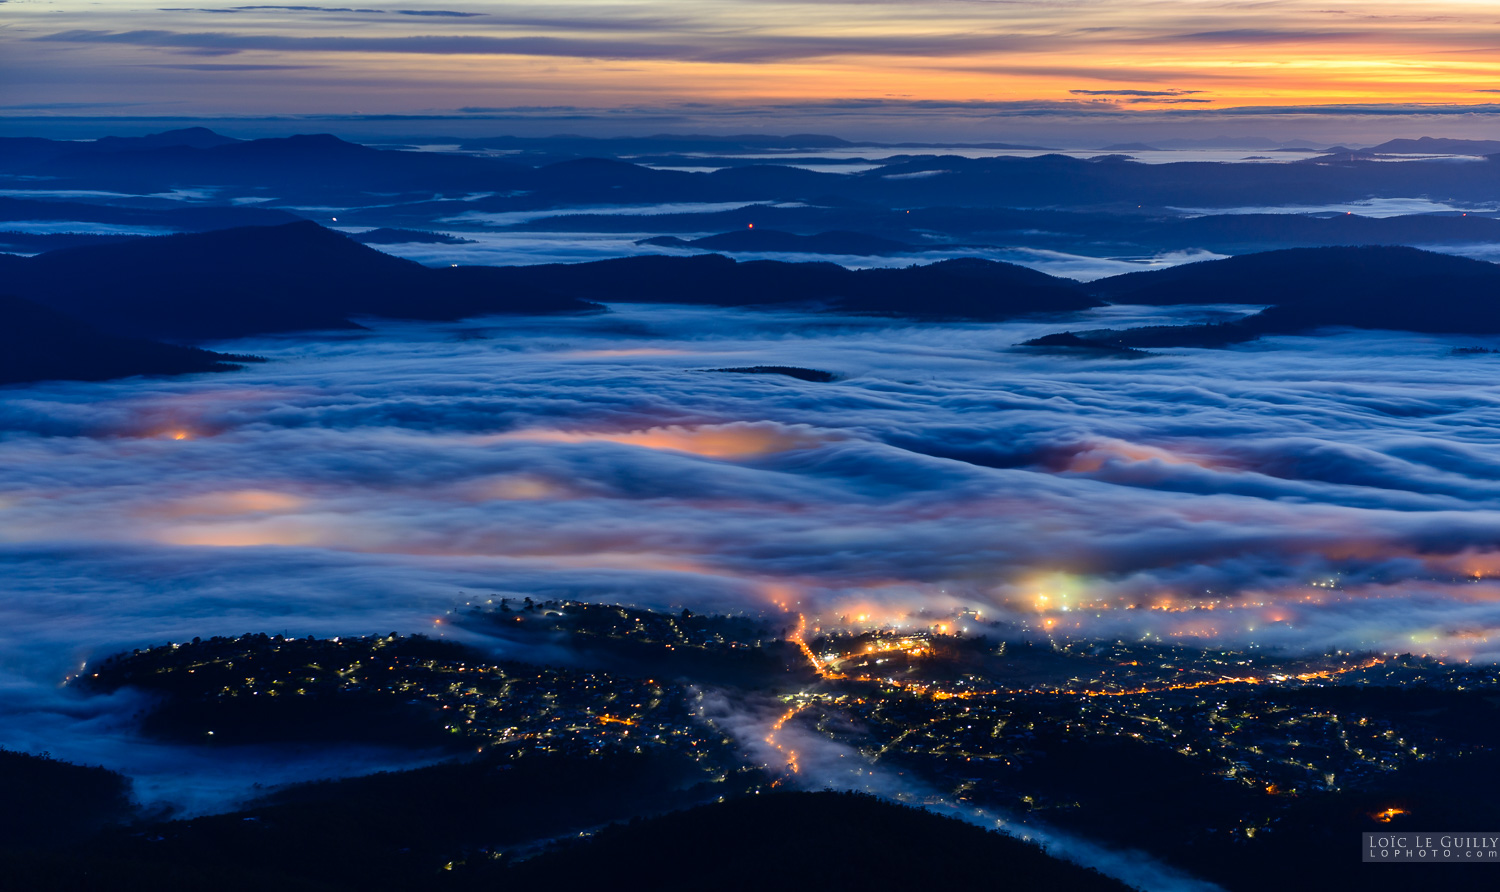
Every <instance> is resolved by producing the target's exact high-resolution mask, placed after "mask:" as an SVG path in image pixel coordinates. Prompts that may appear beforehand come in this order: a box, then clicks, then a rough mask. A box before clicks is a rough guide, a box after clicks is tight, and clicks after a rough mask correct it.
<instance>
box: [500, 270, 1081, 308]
mask: <svg viewBox="0 0 1500 892" xmlns="http://www.w3.org/2000/svg"><path fill="white" fill-rule="evenodd" d="M497 273H498V274H499V275H500V276H501V277H502V278H503V280H504V281H507V282H511V283H513V284H514V286H515V287H516V288H518V289H533V290H536V291H540V292H546V293H551V294H558V295H566V296H568V297H574V298H577V299H580V300H589V301H601V302H604V301H607V302H623V303H688V304H706V305H712V306H755V305H767V304H816V305H821V306H826V307H829V308H832V309H835V310H839V311H843V312H856V313H875V314H882V315H898V316H912V317H928V318H963V319H1004V318H1010V317H1013V316H1018V315H1022V314H1025V313H1044V312H1063V311H1069V310H1081V309H1087V308H1089V307H1094V306H1099V303H1098V302H1097V301H1095V300H1094V299H1093V298H1090V297H1088V296H1087V295H1086V294H1084V293H1083V292H1082V291H1081V290H1080V289H1079V288H1078V286H1077V284H1076V283H1074V282H1071V281H1069V280H1066V279H1058V278H1055V277H1053V276H1049V275H1047V274H1045V273H1039V272H1037V271H1035V270H1031V269H1026V268H1025V267H1021V266H1015V265H1014V264H1009V263H998V262H995V261H989V260H978V259H973V258H965V259H958V260H946V261H942V262H940V263H932V264H928V265H926V266H909V267H905V268H902V269H866V270H850V269H845V268H844V267H842V266H838V265H836V264H832V263H784V262H781V261H775V260H752V261H745V262H737V261H735V260H733V259H731V258H728V257H724V256H722V255H719V254H706V255H702V256H698V257H665V256H643V257H624V258H619V259H615V260H600V261H595V262H592V263H577V264H549V265H542V266H515V267H501V268H498V269H497Z"/></svg>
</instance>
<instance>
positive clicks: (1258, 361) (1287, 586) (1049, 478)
mask: <svg viewBox="0 0 1500 892" xmlns="http://www.w3.org/2000/svg"><path fill="white" fill-rule="evenodd" d="M1212 312H1213V311H1212V310H1205V309H1203V308H1198V309H1191V308H1190V309H1185V310H1179V311H1175V315H1174V316H1172V317H1165V316H1163V315H1162V312H1161V311H1157V310H1139V309H1134V308H1112V309H1109V310H1106V311H1100V312H1097V313H1093V314H1090V315H1089V316H1088V317H1086V318H1082V319H1072V320H1065V321H1062V322H1056V321H1054V322H1050V323H1037V322H1032V323H1025V324H1021V323H1017V324H1008V325H932V324H929V325H906V324H900V323H895V322H887V321H877V320H849V319H834V318H826V317H824V318H814V317H807V316H797V315H792V314H770V313H755V312H749V311H722V310H702V309H686V308H673V307H629V306H622V307H617V308H616V311H615V312H613V313H609V314H605V315H600V316H592V317H577V318H567V319H491V320H481V321H477V322H472V323H466V324H462V325H447V326H431V325H415V324H411V325H408V324H398V323H390V322H374V323H371V324H372V326H373V327H374V329H375V330H374V331H373V332H372V333H370V334H369V335H368V336H360V337H345V338H341V339H318V338H311V337H310V338H296V339H281V340H255V341H238V342H233V343H231V344H226V345H221V347H220V349H228V350H232V351H233V352H237V353H259V354H262V355H264V356H267V357H269V358H270V359H271V361H270V362H268V363H266V364H264V365H257V366H251V367H249V368H247V369H246V370H244V371H242V372H237V373H231V374H223V375H204V376H197V377H187V378H177V379H165V380H151V381H146V380H129V381H123V382H113V383H102V384H82V383H52V384H43V385H36V386H30V387H19V388H9V389H7V390H6V392H5V398H4V400H3V402H0V431H4V433H3V435H0V539H3V545H0V554H3V559H4V571H3V572H4V582H5V589H4V596H3V598H0V685H3V686H4V691H5V696H4V697H0V703H3V704H4V705H3V706H0V745H9V746H15V747H21V748H26V749H50V750H52V751H53V752H54V753H56V754H57V755H59V756H62V757H65V758H83V759H86V760H89V761H104V762H106V764H111V765H115V766H118V767H123V768H127V769H132V770H138V771H145V772H147V773H148V774H149V772H150V771H151V770H152V769H151V765H152V764H154V763H153V761H152V760H153V759H157V761H160V759H159V758H158V756H159V753H158V756H151V755H149V754H148V753H147V749H149V748H131V747H120V746H118V745H117V744H116V743H114V742H113V739H114V738H113V735H114V734H115V733H117V729H118V728H119V727H120V726H121V724H120V723H121V721H122V719H121V716H125V715H128V714H129V712H130V711H131V709H132V706H131V704H126V703H117V704H114V705H113V706H111V705H109V704H98V703H95V704H90V705H83V704H79V703H77V702H75V701H73V700H72V699H70V698H69V697H68V696H66V695H64V694H60V693H59V692H58V684H59V682H60V681H61V680H62V678H63V677H64V676H65V675H66V674H68V673H70V672H77V671H79V669H80V666H81V664H82V663H83V661H85V660H88V659H94V658H99V657H103V656H104V655H106V654H109V653H111V652H114V651H117V650H119V649H122V648H130V647H136V646H142V645H145V644H150V643H158V642H163V641H168V640H183V639H186V638H190V637H192V636H194V635H202V636H208V635H214V634H237V633H241V632H247V631H268V632H282V631H284V632H287V633H289V634H292V635H307V634H318V635H337V634H366V633H373V632H380V633H385V632H390V631H393V630H395V631H402V632H415V631H427V632H439V631H441V630H442V629H443V626H442V625H440V624H435V623H434V620H436V619H439V618H441V616H442V614H443V612H444V611H445V610H446V609H447V608H448V607H449V606H451V605H452V604H454V603H455V602H461V601H462V600H463V599H464V598H465V597H466V595H473V594H486V595H487V594H488V593H491V592H500V593H507V594H515V595H533V596H540V597H577V598H594V599H610V600H623V601H628V602H634V603H638V604H644V605H660V606H669V605H670V606H679V605H686V606H690V607H692V608H693V609H695V610H715V609H721V610H735V609H750V610H761V609H771V610H775V609H778V607H777V606H776V605H778V604H784V605H787V606H788V607H790V608H792V609H801V610H803V611H806V612H807V613H809V614H810V615H817V616H820V617H822V618H823V621H824V622H825V624H826V623H828V622H832V621H835V618H837V617H840V616H843V617H847V618H848V619H849V621H850V622H851V623H860V622H863V623H869V624H875V623H887V624H902V623H907V624H913V623H915V624H920V625H926V624H928V623H930V622H935V621H937V619H938V618H946V617H951V616H953V615H954V614H955V612H956V611H958V610H960V609H963V608H973V609H977V610H980V611H981V612H982V613H983V614H984V620H985V621H989V620H991V619H994V620H1002V621H1007V622H1012V623H1016V624H1020V625H1023V626H1024V627H1025V628H1027V629H1029V630H1031V632H1032V633H1033V634H1039V635H1040V634H1051V635H1069V636H1104V637H1108V638H1116V637H1131V638H1140V637H1142V636H1151V637H1152V638H1153V639H1156V638H1160V639H1161V640H1163V641H1181V642H1190V643H1203V644H1211V643H1225V644H1234V645H1251V644H1254V645H1256V646H1259V647H1280V648H1286V649H1289V650H1293V651H1320V650H1323V649H1326V648H1331V647H1340V648H1354V649H1377V650H1395V651H1414V652H1419V653H1421V652H1426V653H1435V654H1446V655H1449V656H1452V657H1459V658H1473V659H1480V660H1492V659H1494V658H1495V657H1496V656H1497V655H1500V640H1497V637H1496V635H1497V631H1500V584H1497V583H1495V582H1494V581H1492V579H1491V574H1492V573H1494V572H1496V571H1497V570H1500V513H1497V507H1500V482H1497V481H1500V445H1497V442H1500V388H1497V385H1496V383H1495V382H1496V380H1497V377H1500V355H1485V354H1465V355H1452V354H1451V352H1450V351H1451V350H1452V348H1454V347H1456V346H1471V345H1475V346H1490V347H1494V346H1497V344H1500V342H1497V341H1495V340H1489V341H1486V340H1481V339H1472V338H1436V337H1420V336H1414V335H1404V334H1394V333H1369V332H1358V333H1344V334H1335V335H1331V336H1325V337H1315V338H1314V337H1307V338H1291V337H1283V338H1274V339H1268V340H1266V341H1263V342H1259V343H1256V344H1252V345H1247V346H1243V347H1239V348H1236V349H1234V350H1228V351H1207V350H1177V351H1172V352H1171V353H1170V354H1164V355H1157V356H1152V357H1148V358H1143V359H1134V360H1123V359H1107V358H1087V357H1079V356H1067V355H1056V354H1047V353H1036V352H1028V351H1026V350H1019V351H1018V350H1014V349H1012V346H1013V345H1014V344H1016V343H1018V342H1020V341H1022V340H1025V339H1027V338H1030V337H1034V336H1036V335H1038V334H1042V333H1046V332H1050V331H1057V330H1060V329H1064V328H1073V329H1083V328H1096V327H1103V326H1106V325H1122V324H1134V323H1140V322H1143V321H1149V320H1156V321H1161V320H1163V319H1166V318H1171V319H1187V318H1193V319H1200V318H1203V317H1204V316H1206V315H1212ZM1153 314H1154V315H1153ZM758 365H788V366H804V367H810V368H816V369H823V370H827V371H829V372H833V373H835V374H836V375H838V376H839V380H837V381H835V382H833V383H812V382H804V381H800V380H795V379H792V378H788V377H784V376H780V375H764V374H757V375H750V374H727V373H715V372H712V371H706V370H708V369H718V368H725V367H745V366H758ZM861 618H863V619H861ZM152 752H155V751H152ZM163 770H166V769H163ZM173 770H183V769H182V766H181V765H177V766H175V767H174V768H173ZM287 770H291V769H287ZM307 770H308V771H309V772H311V771H314V769H313V768H308V769H307ZM318 770H321V769H318Z"/></svg>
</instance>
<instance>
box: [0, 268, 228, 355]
mask: <svg viewBox="0 0 1500 892" xmlns="http://www.w3.org/2000/svg"><path fill="white" fill-rule="evenodd" d="M0 271H3V267H0ZM240 359H242V357H234V356H225V355H223V354H219V353H210V352H208V351H207V350H198V349H195V348H192V347H178V346H175V345H172V344H160V343H156V342H154V341H146V340H139V339H136V338H122V337H114V336H111V335H106V334H102V333H100V332H99V331H98V330H96V329H94V328H93V327H91V326H89V325H86V324H84V323H82V322H79V321H78V320H76V319H73V318H70V317H68V316H65V315H63V314H62V313H59V312H56V311H55V310H49V309H47V308H46V307H43V306H40V305H38V304H35V303H32V302H31V301H29V300H23V299H22V298H19V297H9V296H4V295H0V384H18V383H21V382H25V381H43V380H49V379H61V380H70V381H103V380H105V379H108V378H121V377H125V376H128V375H177V374H183V373H186V372H219V371H225V370H227V369H232V368H235V366H233V365H230V364H229V363H230V362H232V361H235V360H240Z"/></svg>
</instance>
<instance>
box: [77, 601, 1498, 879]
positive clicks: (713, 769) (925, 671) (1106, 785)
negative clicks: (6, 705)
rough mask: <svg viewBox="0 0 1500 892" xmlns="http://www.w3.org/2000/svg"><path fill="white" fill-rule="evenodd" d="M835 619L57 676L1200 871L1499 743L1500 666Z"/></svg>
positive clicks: (174, 720) (1382, 809)
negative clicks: (602, 764)
mask: <svg viewBox="0 0 1500 892" xmlns="http://www.w3.org/2000/svg"><path fill="white" fill-rule="evenodd" d="M846 619H855V621H856V622H855V624H854V625H853V626H852V627H851V626H849V625H845V624H844V623H843V622H841V621H840V620H839V619H838V618H827V619H824V618H816V617H808V616H804V615H800V614H794V613H782V614H774V615H769V616H764V617H755V616H732V617H731V616H707V615H696V614H693V613H692V612H691V611H687V610H683V611H680V612H675V613H673V612H657V611H651V610H645V609H639V608H633V607H626V606H621V605H610V604H595V603H583V602H577V601H544V602H533V601H531V600H530V599H527V600H525V601H524V602H514V601H512V600H510V599H506V598H494V599H485V600H483V601H478V602H475V601H470V602H469V603H467V604H465V605H463V606H461V607H457V608H455V609H454V610H452V611H450V612H449V613H448V614H447V615H446V616H444V617H441V618H440V619H439V620H438V621H436V622H435V623H434V628H435V629H436V630H440V631H436V632H435V633H434V636H432V637H423V636H415V637H412V636H396V635H391V636H366V637H354V638H337V639H312V638H308V639H292V638H283V637H281V636H275V637H268V636H265V635H246V636H242V637H239V638H215V639H209V640H207V641H194V642H191V643H178V644H171V645H164V646H159V647H155V648H150V649H146V650H138V651H136V652H134V653H132V654H125V655H121V656H119V657H116V658H112V659H110V660H108V661H106V662H104V663H103V664H101V665H99V666H96V667H91V668H90V670H89V671H87V672H85V673H83V674H82V675H80V676H78V677H76V678H75V679H73V680H72V681H71V684H72V685H74V686H76V687H79V688H80V689H82V690H86V691H96V692H106V691H115V690H118V689H120V688H121V687H126V686H130V687H135V688H138V689H142V690H145V691H150V692H153V693H155V694H157V695H159V696H161V697H163V698H164V699H163V700H162V701H161V703H160V704H159V705H158V706H157V707H156V709H155V711H154V712H151V713H149V714H148V715H147V716H146V717H145V718H144V720H143V723H142V728H143V731H144V733H147V734H149V735H154V736H157V737H160V738H163V739H170V740H175V741H179V742H189V743H198V744H202V745H207V746H225V745H234V744H244V743H264V742H268V741H277V740H282V741H285V740H305V739H309V738H316V737H318V735H319V734H320V733H321V730H320V729H323V727H324V725H327V724H329V723H337V725H338V727H339V730H340V732H341V733H342V734H344V735H346V736H347V735H350V734H353V735H355V736H356V737H359V738H360V739H362V740H365V741H367V742H381V743H387V744H404V745H412V746H425V747H434V748H437V749H442V750H445V751H448V752H451V753H454V754H458V753H461V752H464V751H468V752H471V753H473V754H475V755H486V757H487V758H501V759H510V760H513V759H527V758H535V757H538V756H541V755H547V756H549V757H557V758H567V759H575V760H583V761H584V762H585V763H586V762H587V761H588V760H591V759H600V758H612V757H614V756H616V755H617V754H622V753H624V754H628V753H635V754H642V753H650V752H660V753H663V754H668V755H670V756H671V757H673V758H681V759H683V760H685V763H684V764H690V765H693V766H696V767H695V768H694V769H692V772H693V773H694V774H695V777H696V780H693V783H694V784H696V785H697V786H696V787H694V789H698V790H699V793H698V794H695V795H698V796H700V797H708V798H709V799H711V800H712V799H719V800H722V799H725V798H733V797H736V796H743V795H756V794H758V793H764V792H770V791H773V790H779V789H821V788H834V789H852V790H869V791H872V792H879V793H881V794H882V795H885V796H887V797H889V798H894V799H897V800H901V801H906V802H909V803H912V804H919V805H924V806H928V807H936V808H940V809H946V810H949V811H954V812H956V813H959V814H963V815H966V816H967V817H968V819H969V820H973V821H977V822H980V823H987V824H989V825H993V826H1000V827H1002V828H1003V827H1007V826H1009V827H1014V828H1021V832H1036V833H1043V834H1045V833H1048V832H1051V833H1056V832H1069V831H1074V832H1080V833H1088V834H1089V835H1091V836H1093V837H1095V838H1099V839H1103V840H1105V841H1106V842H1108V843H1109V844H1112V845H1120V846H1128V847H1137V848H1141V849H1143V850H1146V851H1150V852H1151V853H1152V854H1153V855H1154V856H1156V857H1158V858H1161V859H1162V860H1163V861H1164V862H1166V863H1169V864H1180V865H1183V866H1185V867H1187V868H1191V869H1193V870H1195V871H1198V872H1200V874H1202V875H1205V876H1210V877H1214V876H1215V875H1216V872H1219V871H1223V870H1246V869H1250V868H1249V867H1247V866H1246V865H1248V864H1250V863H1252V862H1254V861H1255V860H1256V859H1257V858H1258V857H1261V856H1264V855H1266V854H1267V853H1271V852H1277V851H1280V850H1279V849H1278V848H1277V846H1278V845H1282V844H1285V843H1277V842H1271V841H1268V840H1279V839H1283V837H1285V838H1286V839H1287V840H1288V841H1289V840H1290V836H1289V835H1288V834H1281V831H1282V830H1283V829H1285V828H1289V827H1293V826H1300V825H1303V824H1306V823H1308V822H1310V821H1314V820H1320V819H1323V818H1326V816H1327V815H1328V814H1329V813H1330V810H1332V811H1333V812H1336V813H1339V814H1343V815H1345V817H1344V818H1342V819H1341V820H1343V821H1344V823H1346V824H1350V825H1351V826H1354V825H1368V826H1376V825H1391V826H1403V822H1405V821H1409V820H1412V819H1413V818H1414V817H1417V818H1420V817H1422V816H1423V811H1424V805H1423V803H1422V801H1420V800H1421V796H1413V795H1412V794H1411V790H1412V789H1413V788H1412V786H1411V784H1410V783H1408V779H1410V778H1419V779H1420V780H1421V783H1422V784H1426V785H1430V786H1429V789H1433V790H1436V791H1437V792H1435V793H1433V795H1434V796H1436V797H1437V799H1438V800H1441V797H1442V795H1444V794H1443V792H1442V791H1443V790H1444V789H1446V787H1445V785H1447V786H1449V787H1451V786H1452V785H1453V784H1454V783H1457V782H1459V781H1461V779H1462V777H1463V775H1464V772H1465V770H1466V769H1467V766H1469V765H1472V764H1475V760H1476V759H1483V757H1485V756H1486V754H1489V753H1492V752H1493V751H1494V747H1495V746H1496V744H1497V743H1500V720H1497V718H1496V713H1497V710H1496V708H1495V705H1494V701H1495V694H1496V692H1497V690H1500V687H1497V686H1500V673H1497V672H1495V671H1494V670H1493V669H1491V668H1488V667H1476V666H1473V665H1470V664H1467V663H1447V662H1444V661H1442V660H1438V659H1435V658H1431V657H1419V656H1413V655H1410V654H1367V653H1358V654H1356V653H1347V652H1340V651H1334V652H1330V653H1327V654H1323V655H1319V656H1313V657H1289V656H1282V655H1277V654H1274V653H1271V652H1268V651H1263V650H1260V649H1255V650H1222V649H1199V648H1193V647H1189V646H1185V645H1180V644H1163V643H1158V642H1154V641H1140V642H1125V641H1121V640H1116V641H1091V642H1087V641H1070V640H1065V639H1062V638H1060V637H1059V638H1053V637H1049V636H1045V635H1036V634H1034V633H1032V634H1017V633H1016V630H1015V629H1014V628H1013V627H1011V626H1006V625H1004V624H1001V623H998V622H987V621H985V620H984V619H983V618H982V617H979V616H976V615H974V614H971V613H966V614H962V615H958V616H955V617H949V618H945V619H942V620H936V621H933V622H931V623H930V624H929V626H928V627H927V628H912V627H907V628H903V629H899V630H893V629H879V628H869V623H868V621H863V622H861V621H859V620H858V618H857V617H853V618H846ZM459 640H461V641H463V642H465V643H464V644H462V645H461V644H458V643H455V642H456V641H459ZM486 642H487V643H488V644H487V645H486V644H485V643H486ZM486 648H488V649H486ZM487 652H488V653H493V654H513V655H515V657H516V658H506V659H499V658H496V657H494V656H486V653H487ZM526 654H545V655H547V656H548V657H549V658H550V660H552V661H557V662H566V663H567V664H568V666H569V668H557V667H556V665H551V666H542V665H537V664H535V663H533V662H527V661H526V659H524V656H525V655H526ZM299 704H301V705H299ZM830 763H833V764H836V765H837V766H838V767H837V768H835V769H830V768H829V765H830ZM1163 791H1170V793H1171V795H1170V796H1164V795H1158V794H1159V793H1162V792H1163ZM1439 804H1441V803H1440V802H1439ZM1132 816H1139V817H1141V818H1142V820H1139V821H1132V820H1131V817H1132ZM1320 816H1321V817H1320ZM1147 818H1149V820H1147ZM1351 822H1352V823H1351ZM1164 827H1165V828H1169V829H1171V830H1172V831H1173V832H1172V834H1171V835H1170V837H1169V839H1168V840H1167V841H1163V840H1162V839H1161V838H1160V837H1159V835H1158V836H1153V834H1157V833H1158V831H1159V830H1160V829H1161V828H1164ZM1148 831H1149V832H1148ZM1278 834H1281V835H1278ZM1299 844H1304V845H1305V844H1307V843H1306V840H1300V841H1299ZM1215 865H1218V866H1217V867H1216V866H1215Z"/></svg>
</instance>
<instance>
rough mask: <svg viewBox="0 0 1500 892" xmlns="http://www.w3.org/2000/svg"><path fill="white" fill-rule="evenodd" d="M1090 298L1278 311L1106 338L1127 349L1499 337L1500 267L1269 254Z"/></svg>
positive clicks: (1362, 255)
mask: <svg viewBox="0 0 1500 892" xmlns="http://www.w3.org/2000/svg"><path fill="white" fill-rule="evenodd" d="M1089 290H1090V291H1091V292H1092V293H1093V294H1094V295H1096V296H1098V297H1102V298H1105V299H1107V300H1109V301H1111V302H1115V303H1125V304H1148V305H1173V304H1212V303H1231V304H1261V305H1266V304H1269V305H1270V306H1268V307H1267V308H1266V309H1265V310H1262V311H1261V312H1259V313H1255V314H1253V315H1251V316H1247V317H1246V318H1244V319H1242V320H1239V321H1237V322H1233V323H1227V324H1222V325H1212V326H1176V327H1155V328H1149V329H1132V330H1129V331H1126V332H1111V333H1108V335H1109V339H1108V342H1109V343H1115V344H1120V345H1125V346H1139V347H1166V346H1222V345H1223V344H1225V343H1234V342H1236V341H1246V340H1251V339H1253V338H1256V337H1259V336H1261V335H1264V334H1290V333H1293V332H1301V331H1308V330H1311V329H1315V328H1321V327H1325V326H1349V327H1351V328H1375V329H1392V330H1399V331H1413V332H1427V333H1455V334H1460V333H1461V334H1494V333H1500V266H1497V265H1495V264H1493V263H1486V262H1484V261H1480V260H1470V259H1468V258H1464V257H1453V256H1450V255H1447V254H1436V253H1433V252H1431V251H1421V250H1418V249H1416V248H1403V247H1358V248H1344V247H1339V248H1294V249H1291V250H1286V251H1267V252H1265V253H1262V254H1246V255H1242V256H1240V257H1230V258H1226V259H1223V260H1211V261H1207V262H1204V263H1191V264H1186V265H1183V266H1178V267H1173V268H1171V269H1165V270H1158V271H1154V272H1143V273H1130V274H1128V275H1124V276H1115V277H1113V278H1109V279H1102V280H1100V281H1098V282H1094V283H1093V284H1092V285H1091V286H1090V289H1089ZM1092 336H1094V337H1101V336H1102V335H1101V333H1097V332H1096V333H1092Z"/></svg>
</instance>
